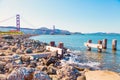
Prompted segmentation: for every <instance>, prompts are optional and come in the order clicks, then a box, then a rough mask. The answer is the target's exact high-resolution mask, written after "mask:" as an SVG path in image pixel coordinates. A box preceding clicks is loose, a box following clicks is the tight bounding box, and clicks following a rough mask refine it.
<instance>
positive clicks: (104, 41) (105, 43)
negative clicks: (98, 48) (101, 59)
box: [102, 39, 107, 49]
mask: <svg viewBox="0 0 120 80" xmlns="http://www.w3.org/2000/svg"><path fill="white" fill-rule="evenodd" d="M102 48H103V49H107V39H103V43H102Z"/></svg>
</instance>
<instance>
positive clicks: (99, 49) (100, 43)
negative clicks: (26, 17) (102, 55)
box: [98, 40, 102, 52]
mask: <svg viewBox="0 0 120 80" xmlns="http://www.w3.org/2000/svg"><path fill="white" fill-rule="evenodd" d="M99 45H102V41H101V40H98V52H102V49H101V48H100V46H99Z"/></svg>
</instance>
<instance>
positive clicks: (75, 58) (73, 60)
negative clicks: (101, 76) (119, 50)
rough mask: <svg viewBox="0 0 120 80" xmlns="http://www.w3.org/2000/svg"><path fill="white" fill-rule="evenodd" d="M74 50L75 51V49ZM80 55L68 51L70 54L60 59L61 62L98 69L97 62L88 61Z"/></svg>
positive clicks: (98, 64)
mask: <svg viewBox="0 0 120 80" xmlns="http://www.w3.org/2000/svg"><path fill="white" fill-rule="evenodd" d="M75 52H76V51H75ZM78 52H80V51H78ZM82 57H83V56H82V55H80V54H79V55H76V54H74V53H70V56H65V57H64V59H62V60H61V64H62V65H65V64H74V65H77V66H79V67H80V68H92V69H100V65H101V64H100V63H99V62H93V61H88V60H87V59H85V58H82Z"/></svg>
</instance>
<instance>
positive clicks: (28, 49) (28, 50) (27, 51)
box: [25, 48, 33, 53]
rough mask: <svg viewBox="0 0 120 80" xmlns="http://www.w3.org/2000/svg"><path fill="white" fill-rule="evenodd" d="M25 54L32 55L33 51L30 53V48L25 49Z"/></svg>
mask: <svg viewBox="0 0 120 80" xmlns="http://www.w3.org/2000/svg"><path fill="white" fill-rule="evenodd" d="M25 52H26V53H33V51H32V49H31V48H27V49H26V51H25Z"/></svg>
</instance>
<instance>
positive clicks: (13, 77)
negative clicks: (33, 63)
mask: <svg viewBox="0 0 120 80" xmlns="http://www.w3.org/2000/svg"><path fill="white" fill-rule="evenodd" d="M33 71H34V69H30V68H25V67H21V68H16V69H14V70H13V71H12V72H11V73H10V74H9V75H8V76H7V80H25V79H24V78H25V77H27V76H29V74H30V73H32V72H33Z"/></svg>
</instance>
